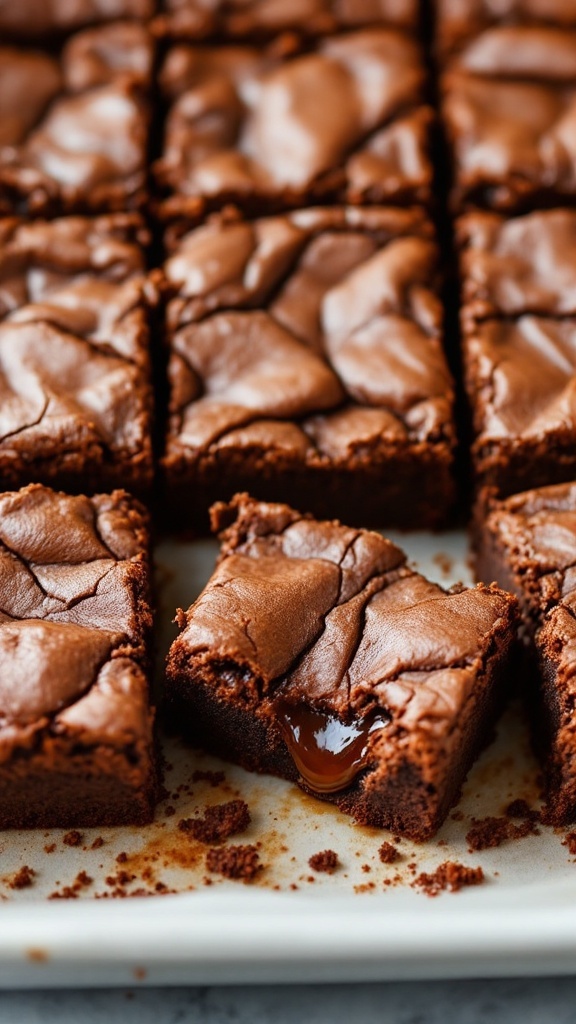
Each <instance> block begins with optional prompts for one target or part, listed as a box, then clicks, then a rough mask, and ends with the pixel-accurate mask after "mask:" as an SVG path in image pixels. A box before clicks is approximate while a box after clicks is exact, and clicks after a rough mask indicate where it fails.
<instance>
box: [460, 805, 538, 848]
mask: <svg viewBox="0 0 576 1024" xmlns="http://www.w3.org/2000/svg"><path fill="white" fill-rule="evenodd" d="M508 810H509V808H508V809H507V811H508ZM511 817H512V815H509V816H508V817H506V818H495V817H488V818H480V819H476V818H472V828H471V829H470V831H469V832H467V833H466V842H467V843H468V847H469V849H470V850H471V851H477V850H488V849H492V848H494V847H496V846H501V845H502V843H505V842H507V841H508V840H510V839H524V838H525V837H526V836H530V835H536V836H537V835H539V831H538V829H537V828H536V820H535V818H534V816H533V815H532V814H531V815H530V816H529V817H526V818H524V819H523V820H522V821H520V823H519V824H517V825H516V824H514V822H512V821H510V818H511Z"/></svg>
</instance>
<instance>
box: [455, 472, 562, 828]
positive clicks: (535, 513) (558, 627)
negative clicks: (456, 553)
mask: <svg viewBox="0 0 576 1024" xmlns="http://www.w3.org/2000/svg"><path fill="white" fill-rule="evenodd" d="M486 508H487V512H486ZM475 546H476V558H477V562H476V565H477V575H478V578H479V579H482V580H486V581H490V582H491V581H492V580H498V582H499V583H500V584H501V585H502V586H505V587H506V588H507V589H508V590H511V591H513V592H515V593H516V594H517V595H518V597H519V598H520V602H521V605H522V608H523V611H524V615H525V623H526V625H527V627H528V638H529V643H530V650H531V651H532V657H531V658H530V662H529V663H530V665H532V664H534V661H536V665H537V673H535V675H537V678H536V679H535V680H534V679H531V682H532V690H533V693H532V704H533V722H534V731H535V738H536V741H537V745H538V747H539V748H540V751H541V753H542V755H543V759H544V766H545V782H546V793H547V817H548V819H549V820H550V821H551V822H552V823H553V824H556V825H561V824H566V823H568V822H571V821H576V738H575V737H576V719H575V715H574V706H575V700H576V655H575V652H576V484H575V483H567V484H560V485H556V486H554V487H544V488H541V489H539V490H532V491H527V492H526V493H524V494H516V495H514V496H513V497H510V498H507V499H506V500H504V501H498V500H496V499H495V498H494V496H493V495H490V494H486V493H485V494H483V495H482V498H481V502H480V504H479V513H478V515H477V517H476V523H475ZM534 651H535V654H536V658H534ZM526 676H528V678H529V679H530V676H531V673H530V672H526V673H525V677H526Z"/></svg>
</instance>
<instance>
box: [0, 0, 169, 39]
mask: <svg viewBox="0 0 576 1024" xmlns="http://www.w3.org/2000/svg"><path fill="white" fill-rule="evenodd" d="M155 6H156V5H155V3H154V0H19V2H18V3H14V0H0V32H2V33H3V34H5V35H6V36H10V35H12V36H15V37H19V38H34V39H39V38H41V37H42V36H44V35H47V34H50V33H60V32H69V31H71V30H72V29H76V28H82V27H83V26H84V25H90V24H97V23H98V22H101V21H112V20H114V19H116V18H142V19H144V18H149V17H151V16H152V14H153V12H154V8H155Z"/></svg>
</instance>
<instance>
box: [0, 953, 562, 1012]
mask: <svg viewBox="0 0 576 1024" xmlns="http://www.w3.org/2000/svg"><path fill="white" fill-rule="evenodd" d="M575 968H576V965H575ZM552 1021H553V1022H554V1024H576V979H572V978H548V979H545V980H526V979H523V980H522V979H520V980H513V981H502V980H499V981H490V980H487V981H453V982H431V983H417V982H413V983H402V984H400V983H398V984H395V983H391V984H383V985H332V986H305V985H302V986H296V987H287V986H258V987H254V988H190V989H145V988H141V989H130V990H126V989H124V990H118V991H94V990H91V991H83V992H58V991H51V992H26V993H22V992H0V1024H52V1022H54V1024H56V1022H58V1024H96V1022H98V1024H100V1022H106V1024H188V1022H189V1024H485V1022H486V1024H488V1022H490V1024H540V1022H542V1024H544V1022H546V1024H548V1022H552Z"/></svg>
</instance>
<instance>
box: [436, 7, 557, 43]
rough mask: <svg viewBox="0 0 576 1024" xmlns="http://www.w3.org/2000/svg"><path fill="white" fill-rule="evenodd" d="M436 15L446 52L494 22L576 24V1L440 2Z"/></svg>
mask: <svg viewBox="0 0 576 1024" xmlns="http://www.w3.org/2000/svg"><path fill="white" fill-rule="evenodd" d="M436 16H437V25H438V35H439V39H440V44H441V47H442V49H443V50H446V49H450V48H452V47H454V46H455V45H456V44H457V43H461V42H462V40H463V39H466V38H469V37H471V36H474V35H477V34H478V33H479V32H480V31H481V30H482V29H483V28H486V27H487V26H488V25H490V24H492V23H495V24H501V23H503V22H510V23H511V24H517V23H520V24H522V23H523V22H527V23H531V22H535V23H536V24H538V25H539V26H541V25H543V24H546V23H548V24H551V25H568V26H570V25H572V26H573V25H576V8H575V7H574V3H573V0H436Z"/></svg>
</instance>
